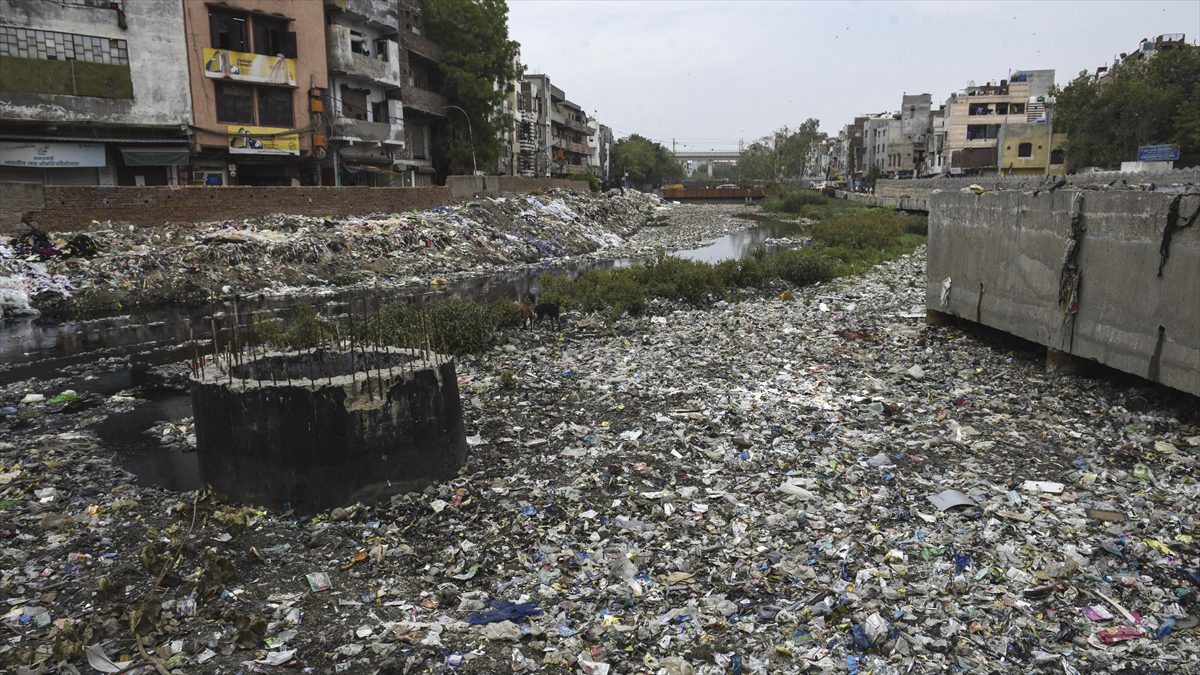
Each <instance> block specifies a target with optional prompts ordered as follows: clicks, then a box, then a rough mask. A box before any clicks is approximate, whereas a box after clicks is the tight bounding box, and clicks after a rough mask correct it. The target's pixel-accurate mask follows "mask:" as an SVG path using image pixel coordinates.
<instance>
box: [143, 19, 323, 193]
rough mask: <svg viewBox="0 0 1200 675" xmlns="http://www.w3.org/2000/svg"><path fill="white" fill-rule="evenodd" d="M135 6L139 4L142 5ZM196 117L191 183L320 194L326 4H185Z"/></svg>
mask: <svg viewBox="0 0 1200 675" xmlns="http://www.w3.org/2000/svg"><path fill="white" fill-rule="evenodd" d="M134 4H136V3H134ZM183 20H184V29H185V35H186V48H187V68H188V74H189V78H188V80H189V81H190V84H191V95H192V108H193V113H194V116H195V126H194V131H195V134H194V137H193V143H192V150H193V157H192V166H191V182H192V183H199V184H204V185H317V184H319V183H320V182H321V166H320V160H321V158H322V157H323V156H324V155H325V147H324V144H325V136H324V135H323V134H322V130H321V129H320V128H319V126H318V125H314V123H313V121H314V120H313V118H314V113H318V114H319V113H320V112H322V110H323V108H324V104H323V96H324V92H325V89H326V86H327V69H326V54H325V20H324V5H323V4H322V3H320V2H312V1H310V0H227V1H226V2H224V3H221V4H216V3H212V4H209V3H203V2H185V3H183Z"/></svg>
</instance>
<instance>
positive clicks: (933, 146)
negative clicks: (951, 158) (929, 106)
mask: <svg viewBox="0 0 1200 675" xmlns="http://www.w3.org/2000/svg"><path fill="white" fill-rule="evenodd" d="M925 138H926V141H925V163H924V166H923V167H922V169H921V173H922V175H926V176H928V175H935V176H936V175H939V174H942V173H945V171H946V168H947V167H946V106H945V104H943V105H940V106H938V109H937V110H931V111H930V113H929V131H928V132H927V133H926V136H925Z"/></svg>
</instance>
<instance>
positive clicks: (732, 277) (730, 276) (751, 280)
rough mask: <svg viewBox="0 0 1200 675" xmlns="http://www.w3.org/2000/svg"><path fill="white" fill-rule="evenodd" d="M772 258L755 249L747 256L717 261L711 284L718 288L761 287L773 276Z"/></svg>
mask: <svg viewBox="0 0 1200 675" xmlns="http://www.w3.org/2000/svg"><path fill="white" fill-rule="evenodd" d="M772 260H773V258H772V256H770V255H769V254H767V253H766V252H765V251H755V252H754V253H752V254H751V255H750V257H749V258H742V259H740V260H726V261H723V262H720V263H717V264H716V265H715V266H714V267H713V277H714V284H713V285H714V286H715V287H716V288H718V289H726V288H761V287H762V286H765V285H766V283H767V282H768V281H770V280H771V279H772V278H773V277H774V276H775V272H774V270H773V269H772Z"/></svg>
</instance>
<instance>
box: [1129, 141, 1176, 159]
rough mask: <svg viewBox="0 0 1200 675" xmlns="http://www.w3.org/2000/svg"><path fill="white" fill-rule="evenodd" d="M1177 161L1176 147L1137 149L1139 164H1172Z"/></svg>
mask: <svg viewBox="0 0 1200 675" xmlns="http://www.w3.org/2000/svg"><path fill="white" fill-rule="evenodd" d="M1177 159H1179V146H1177V145H1143V146H1142V147H1140V148H1138V158H1137V161H1139V162H1173V161H1175V160H1177Z"/></svg>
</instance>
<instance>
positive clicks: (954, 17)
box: [508, 0, 1200, 150]
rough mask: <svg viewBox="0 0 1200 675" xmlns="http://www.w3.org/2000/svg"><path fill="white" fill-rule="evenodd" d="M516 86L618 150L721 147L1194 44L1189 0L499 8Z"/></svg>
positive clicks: (1195, 14) (563, 0)
mask: <svg viewBox="0 0 1200 675" xmlns="http://www.w3.org/2000/svg"><path fill="white" fill-rule="evenodd" d="M508 27H509V33H510V35H511V36H512V37H513V38H514V39H515V40H517V41H518V42H520V43H521V58H522V60H523V61H524V63H525V64H526V65H527V66H528V67H529V71H528V72H531V73H545V74H547V75H549V76H550V79H551V81H552V82H553V83H554V84H555V85H557V86H558V87H560V88H561V89H563V90H564V91H565V92H566V95H567V98H569V99H570V100H572V101H574V102H575V103H578V104H579V105H581V106H583V108H584V109H585V110H586V111H587V112H588V114H590V115H591V114H594V115H596V117H597V118H598V119H599V120H600V122H601V123H603V124H607V125H609V126H611V127H612V128H613V131H614V133H615V134H616V135H617V136H618V137H621V136H626V135H628V134H630V133H640V134H642V135H645V136H649V137H651V138H653V139H655V140H658V141H662V142H664V143H666V144H667V145H668V147H669V146H670V143H671V139H672V138H674V139H676V141H677V142H678V143H679V149H680V150H709V149H734V148H736V147H737V144H738V139H739V138H744V139H746V141H747V142H749V141H751V140H753V139H754V138H757V137H759V136H762V135H764V134H766V133H768V132H770V131H772V130H774V129H777V128H779V127H781V126H784V125H788V126H795V125H797V124H799V123H800V122H803V121H804V120H805V119H806V118H808V117H816V118H818V119H820V120H821V129H822V130H823V131H826V132H831V133H836V131H837V129H838V128H839V127H840V126H841V125H844V124H846V123H848V122H850V121H851V118H853V117H854V116H855V115H857V114H862V113H878V112H884V111H892V110H896V109H897V108H898V107H899V105H900V96H901V94H902V93H904V92H908V93H910V94H913V93H929V94H932V95H933V100H934V105H935V106H936V105H937V104H938V103H939V102H943V101H945V99H946V97H947V96H948V95H949V94H950V93H952V92H954V91H957V90H959V89H961V88H963V87H964V86H966V84H967V82H968V81H970V80H975V81H976V82H980V83H982V82H986V81H988V80H999V79H1001V78H1004V77H1007V76H1008V74H1009V72H1010V71H1013V70H1022V69H1024V70H1034V69H1042V68H1053V69H1055V70H1056V71H1057V73H1056V74H1055V78H1056V80H1057V82H1058V83H1059V84H1060V85H1062V84H1065V83H1066V82H1067V81H1068V80H1069V79H1071V78H1073V77H1075V76H1076V75H1077V74H1078V73H1079V71H1080V70H1083V69H1088V70H1093V69H1095V68H1096V66H1099V65H1103V64H1105V63H1108V62H1111V61H1112V59H1113V58H1114V57H1115V56H1116V55H1117V54H1118V53H1120V52H1129V51H1133V50H1134V49H1136V48H1137V45H1138V41H1139V40H1140V39H1141V38H1143V37H1150V38H1152V37H1154V36H1156V35H1160V34H1163V33H1186V34H1187V39H1188V42H1191V43H1195V41H1196V38H1197V37H1198V34H1200V2H1197V1H1196V0H1189V1H1186V2H1164V1H1163V0H1139V1H1136V2H1116V1H1102V2H1043V1H1012V2H977V1H970V0H959V1H943V2H937V1H931V0H914V1H894V2H835V3H823V2H822V3H819V2H786V1H782V0H781V1H776V2H760V1H753V0H743V1H740V2H718V1H715V0H710V1H699V0H675V1H673V2H663V1H653V2H647V1H642V0H626V1H619V2H611V1H604V0H509V22H508Z"/></svg>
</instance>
